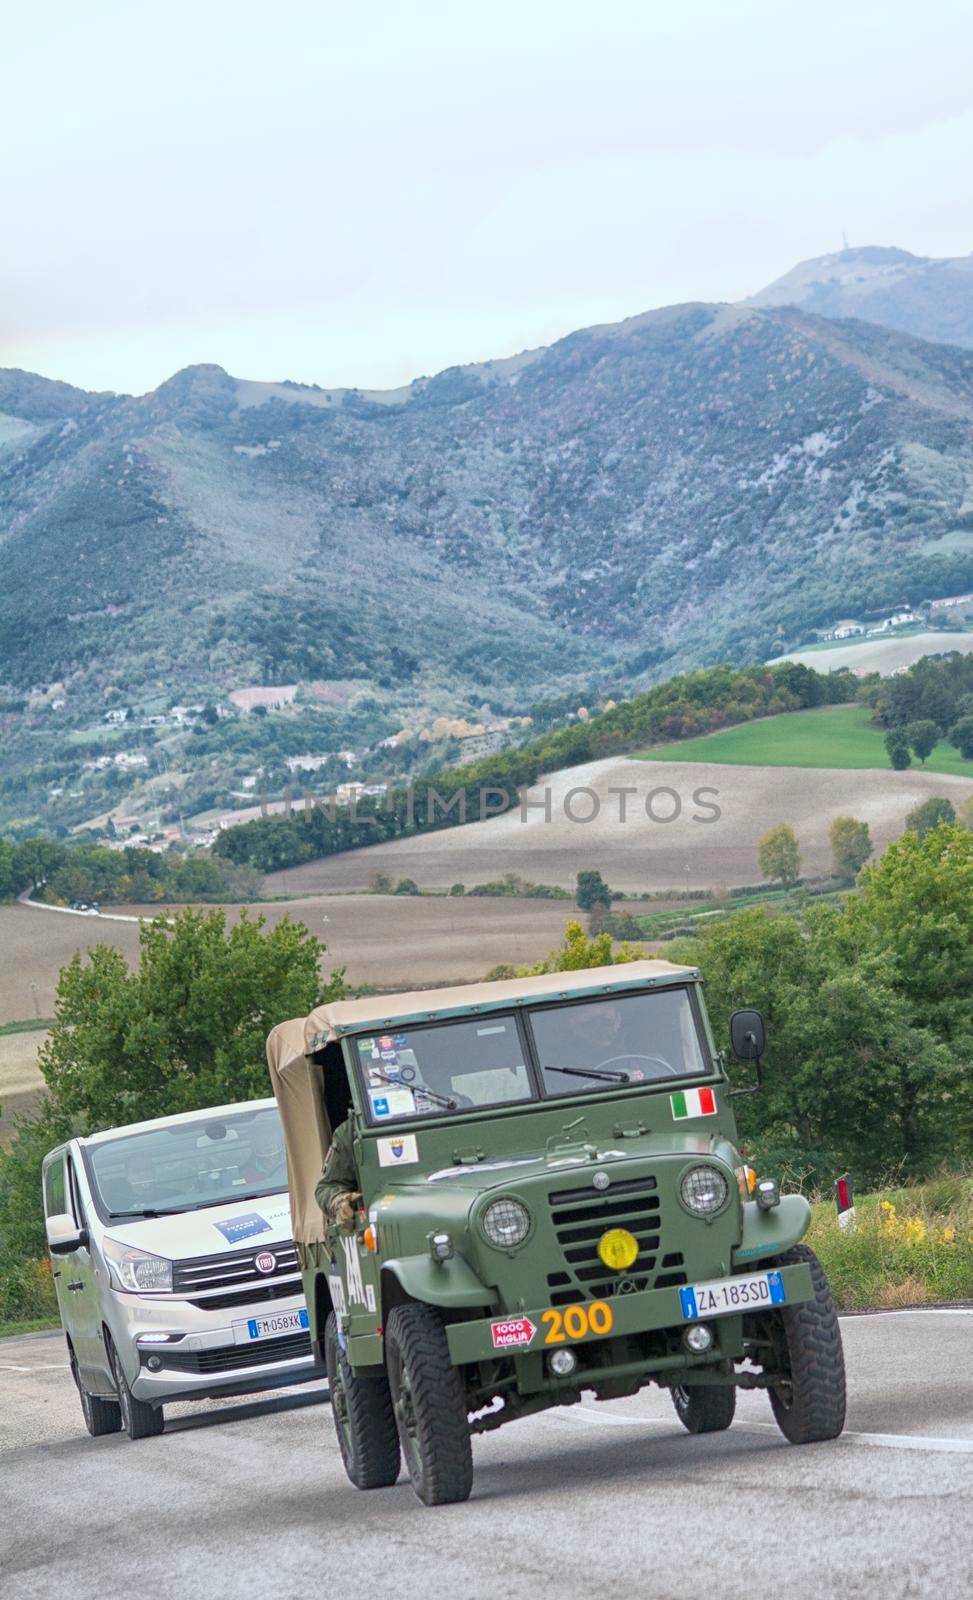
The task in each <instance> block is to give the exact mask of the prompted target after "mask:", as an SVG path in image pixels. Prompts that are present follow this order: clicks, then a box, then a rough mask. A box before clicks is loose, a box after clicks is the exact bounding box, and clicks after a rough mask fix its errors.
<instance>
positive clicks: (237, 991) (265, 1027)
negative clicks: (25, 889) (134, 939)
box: [40, 910, 343, 1132]
mask: <svg viewBox="0 0 973 1600" xmlns="http://www.w3.org/2000/svg"><path fill="white" fill-rule="evenodd" d="M139 945H140V951H141V959H140V963H139V967H138V970H137V971H134V972H133V971H130V970H129V968H128V965H127V962H126V960H125V957H124V956H123V955H122V953H121V951H120V950H117V949H115V947H114V946H112V945H96V946H95V947H94V949H93V950H91V951H90V952H88V953H87V960H84V959H83V958H82V954H81V952H80V951H78V952H77V953H76V954H75V956H74V957H73V959H72V960H71V961H70V962H69V964H68V965H67V966H66V967H65V968H63V970H62V972H61V975H60V978H59V980H58V988H57V1001H56V1005H55V1021H54V1025H53V1027H52V1028H51V1031H50V1034H49V1036H48V1039H47V1043H46V1044H45V1045H44V1047H43V1049H42V1051H41V1053H40V1067H41V1071H42V1073H43V1075H44V1079H45V1082H46V1084H47V1088H48V1092H49V1095H50V1097H51V1100H52V1101H53V1103H54V1105H55V1107H56V1108H57V1110H58V1112H60V1113H62V1114H63V1115H65V1116H68V1117H70V1118H71V1119H72V1120H73V1121H75V1122H76V1123H77V1124H78V1126H79V1127H80V1129H81V1130H82V1131H84V1132H90V1131H92V1130H94V1129H96V1128H104V1127H111V1126H112V1125H113V1124H119V1123H126V1122H133V1121H136V1120H140V1119H143V1118H146V1117H158V1116H164V1115H166V1114H167V1113H169V1112H173V1111H188V1110H193V1109H195V1108H197V1107H201V1106H208V1105H225V1104H226V1103H227V1102H230V1101H234V1100H247V1099H253V1098H254V1097H256V1096H259V1095H263V1094H266V1093H267V1068H266V1064H265V1054H264V1044H265V1040H266V1036H267V1033H268V1032H269V1030H270V1029H271V1028H272V1027H273V1026H274V1024H275V1023H277V1022H281V1021H283V1020H284V1019H285V1018H287V1017H296V1016H301V1015H303V1014H304V1013H306V1012H307V1011H310V1010H311V1009H312V1008H313V1007H314V1005H315V1004H316V1003H317V1001H318V999H319V998H320V997H321V995H322V993H323V992H327V993H329V994H337V993H340V992H341V991H342V985H343V974H342V973H340V972H336V973H332V976H331V980H330V982H329V984H328V985H327V986H326V990H322V984H321V979H320V976H319V971H318V966H319V962H320V959H321V956H322V954H323V952H324V946H323V945H322V944H320V942H319V941H318V940H317V939H316V938H315V937H314V936H313V934H311V933H309V932H308V930H307V928H306V927H304V925H303V924H302V923H299V922H291V921H290V919H289V918H288V917H284V918H282V919H281V921H280V922H278V923H276V924H275V926H274V927H273V928H270V929H266V930H265V923H264V919H263V917H257V918H250V917H248V916H247V914H246V912H243V913H241V916H240V920H239V922H237V923H235V924H234V925H233V926H232V927H229V928H228V927H227V925H226V917H225V914H224V913H223V912H222V911H208V912H201V911H189V910H187V911H184V912H182V913H181V915H180V916H178V917H175V918H173V919H169V918H167V917H158V918H156V919H155V920H154V921H153V922H146V923H143V924H142V926H141V928H140V930H139Z"/></svg>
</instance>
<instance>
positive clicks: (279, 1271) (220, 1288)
mask: <svg viewBox="0 0 973 1600" xmlns="http://www.w3.org/2000/svg"><path fill="white" fill-rule="evenodd" d="M268 1252H269V1253H270V1254H271V1255H272V1256H274V1258H275V1265H274V1270H273V1271H272V1272H258V1271H257V1267H256V1260H257V1257H258V1256H260V1255H266V1254H268ZM298 1274H299V1268H298V1262H297V1250H296V1248H295V1246H294V1242H293V1240H292V1239H288V1240H286V1241H282V1242H281V1243H280V1244H270V1245H251V1246H249V1247H248V1248H247V1249H246V1250H226V1251H223V1252H222V1253H221V1254H219V1255H212V1256H194V1257H193V1259H192V1260H190V1261H174V1262H173V1264H172V1292H173V1294H178V1295H183V1296H184V1297H185V1298H187V1299H191V1300H192V1302H193V1304H194V1305H197V1306H201V1307H203V1309H207V1308H209V1307H210V1306H213V1307H217V1306H220V1305H224V1306H226V1305H246V1304H248V1303H249V1302H250V1301H251V1300H260V1299H273V1298H276V1295H275V1294H273V1293H271V1294H269V1295H263V1294H261V1293H259V1292H258V1293H256V1294H254V1293H252V1292H247V1293H246V1294H243V1295H240V1294H239V1291H240V1290H242V1289H244V1288H246V1289H247V1290H248V1291H249V1290H250V1286H251V1285H252V1286H253V1288H254V1289H256V1290H258V1291H260V1290H261V1289H263V1288H265V1287H270V1286H273V1288H276V1282H275V1280H277V1279H280V1278H291V1279H292V1280H293V1279H295V1278H297V1277H298ZM295 1289H296V1284H295V1283H293V1282H292V1283H291V1284H289V1285H288V1286H287V1287H286V1289H283V1290H279V1291H277V1292H278V1293H287V1294H293V1293H294V1292H295ZM227 1294H230V1295H233V1296H235V1298H233V1299H224V1298H221V1296H225V1295H227Z"/></svg>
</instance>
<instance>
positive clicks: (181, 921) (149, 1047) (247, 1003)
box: [0, 911, 344, 1316]
mask: <svg viewBox="0 0 973 1600" xmlns="http://www.w3.org/2000/svg"><path fill="white" fill-rule="evenodd" d="M139 943H140V947H141V957H140V962H139V965H138V967H137V969H135V970H130V969H129V967H128V965H127V963H126V961H125V958H124V956H123V955H122V953H121V951H119V950H117V949H115V947H114V946H113V945H103V944H100V945H96V946H95V947H94V949H92V950H91V951H89V952H86V955H85V957H84V958H83V957H82V954H81V952H80V951H79V952H78V953H77V954H76V955H75V956H74V958H73V959H72V960H71V962H70V963H69V964H68V966H66V967H64V968H63V969H62V972H61V975H60V978H59V980H58V987H57V1000H56V1004H55V1021H54V1025H53V1027H52V1028H51V1031H50V1034H49V1036H48V1039H47V1043H46V1044H45V1046H44V1047H43V1049H42V1050H41V1052H40V1058H39V1059H40V1067H41V1071H42V1073H43V1075H44V1079H45V1082H46V1084H47V1093H46V1095H45V1096H44V1098H43V1099H42V1101H41V1103H40V1106H39V1108H38V1110H37V1111H36V1112H35V1113H34V1115H33V1116H30V1117H26V1118H24V1119H22V1120H21V1121H20V1123H19V1124H18V1128H17V1135H16V1138H15V1139H14V1141H13V1144H12V1145H11V1146H10V1148H9V1150H2V1149H0V1314H10V1315H19V1316H23V1315H25V1309H24V1308H25V1307H27V1306H29V1304H30V1303H31V1297H32V1295H33V1294H34V1292H35V1291H34V1287H33V1278H32V1276H31V1270H30V1269H31V1258H32V1257H37V1256H40V1255H41V1253H42V1252H43V1251H44V1222H43V1215H42V1212H41V1207H40V1205H39V1204H38V1195H39V1193H40V1168H41V1161H42V1159H43V1157H44V1154H45V1153H46V1151H48V1150H50V1149H51V1147H52V1146H53V1145H55V1144H57V1143H58V1142H59V1141H60V1140H61V1139H64V1138H66V1137H68V1136H69V1135H70V1134H72V1133H78V1134H86V1133H94V1132H96V1131H97V1130H98V1129H101V1128H109V1127H112V1126H117V1125H123V1124H125V1123H127V1122H136V1121H140V1120H142V1119H144V1118H150V1117H158V1116H165V1115H167V1114H169V1113H171V1112H179V1111H191V1110H196V1109H198V1108H201V1107H204V1106H213V1105H226V1104H227V1103H232V1102H234V1101H237V1100H249V1099H255V1098H259V1097H262V1096H264V1095H266V1093H267V1089H268V1084H267V1067H266V1056H265V1049H264V1047H265V1041H266V1035H267V1033H268V1032H269V1031H270V1029H271V1028H272V1027H273V1026H274V1024H275V1023H277V1022H282V1021H284V1020H285V1019H286V1018H287V1017H295V1016H301V1015H303V1014H305V1013H306V1012H307V1011H309V1010H311V1009H312V1008H313V1007H314V1006H315V1005H316V1004H317V1003H318V1002H319V1001H321V1000H324V999H330V998H337V997H339V996H340V995H342V994H343V993H344V974H343V972H340V971H338V972H332V974H331V976H330V979H328V980H327V981H326V982H323V981H322V978H321V975H320V971H319V964H320V960H321V956H322V955H323V954H324V948H325V947H324V946H323V945H322V944H321V943H320V942H319V941H318V940H317V939H316V938H315V937H314V936H313V934H311V933H309V932H308V930H307V928H306V927H304V926H303V924H302V923H299V922H291V921H290V919H289V918H287V917H284V918H282V919H281V921H280V922H278V923H277V924H276V925H275V926H274V927H273V928H270V929H266V928H265V925H264V919H263V917H257V918H255V919H251V918H249V917H248V916H247V915H246V913H242V914H241V917H240V920H239V922H237V923H236V924H234V926H232V927H230V928H228V927H227V925H226V918H225V915H224V913H223V912H222V911H207V912H201V911H184V912H183V913H182V914H181V915H180V916H179V917H176V918H175V919H172V920H170V919H169V918H167V917H159V918H157V919H156V920H155V921H154V922H143V924H142V926H141V928H140V930H139ZM18 1285H19V1287H18ZM48 1287H49V1285H48ZM5 1296H6V1299H7V1301H9V1303H10V1305H11V1306H12V1307H13V1309H11V1310H10V1311H9V1312H8V1311H7V1310H6V1307H5ZM11 1297H12V1299H11ZM18 1297H19V1298H18ZM14 1301H16V1305H14Z"/></svg>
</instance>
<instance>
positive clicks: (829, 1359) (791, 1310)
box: [769, 1244, 845, 1444]
mask: <svg viewBox="0 0 973 1600" xmlns="http://www.w3.org/2000/svg"><path fill="white" fill-rule="evenodd" d="M801 1263H806V1265H807V1266H809V1267H810V1269H811V1281H812V1283H813V1285H814V1299H813V1300H808V1301H806V1302H805V1303H804V1304H803V1305H795V1306H783V1307H782V1308H781V1310H780V1311H778V1312H776V1313H774V1315H773V1318H772V1320H771V1322H770V1329H771V1336H772V1338H773V1344H774V1353H773V1356H772V1357H771V1358H769V1359H770V1360H771V1361H772V1362H773V1367H774V1370H775V1371H776V1372H780V1373H781V1374H783V1377H784V1381H783V1382H782V1383H781V1384H780V1385H779V1386H778V1387H776V1388H773V1389H771V1390H769V1394H770V1404H771V1408H772V1410H773V1413H774V1418H775V1420H776V1422H777V1426H778V1427H779V1429H780V1431H781V1433H782V1434H783V1435H784V1438H785V1439H788V1440H789V1441H790V1443H791V1444H814V1443H816V1442H817V1441H819V1440H821V1439H836V1438H837V1437H838V1435H839V1433H840V1432H841V1430H842V1428H843V1427H844V1425H845V1358H844V1352H843V1350H842V1347H841V1329H840V1328H839V1326H838V1316H837V1313H836V1311H835V1308H834V1301H833V1300H832V1298H831V1288H830V1285H829V1283H828V1279H827V1274H826V1273H825V1270H824V1268H823V1267H822V1265H821V1263H820V1261H819V1260H818V1258H817V1256H816V1255H815V1254H814V1251H813V1250H809V1249H808V1247H807V1245H806V1244H796V1245H795V1246H794V1248H793V1249H792V1250H788V1251H787V1254H786V1255H783V1256H780V1257H779V1258H778V1260H777V1262H776V1263H775V1264H776V1265H777V1266H779V1267H790V1266H794V1265H797V1264H801Z"/></svg>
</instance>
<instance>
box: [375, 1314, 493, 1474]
mask: <svg viewBox="0 0 973 1600" xmlns="http://www.w3.org/2000/svg"><path fill="white" fill-rule="evenodd" d="M385 1360H386V1364H387V1366H388V1373H389V1386H390V1388H391V1390H392V1401H393V1404H394V1406H395V1420H396V1423H397V1424H398V1429H399V1438H400V1440H401V1441H402V1453H403V1455H404V1456H405V1461H406V1466H407V1467H408V1469H409V1476H410V1477H411V1479H412V1487H413V1488H414V1489H415V1492H416V1494H417V1495H418V1496H419V1499H420V1500H421V1501H422V1502H423V1504H424V1505H427V1506H441V1505H447V1504H449V1503H450V1502H451V1501H456V1500H468V1499H469V1495H470V1490H471V1489H472V1487H473V1450H472V1447H471V1445H470V1428H469V1423H468V1421H467V1412H466V1395H465V1393H464V1390H463V1384H462V1380H461V1378H460V1375H459V1372H458V1370H457V1369H456V1367H454V1366H453V1364H452V1362H451V1361H450V1359H449V1346H448V1344H447V1343H446V1330H445V1328H444V1326H443V1322H442V1318H441V1317H440V1316H439V1314H438V1312H436V1311H434V1310H433V1308H432V1307H431V1306H426V1305H421V1304H419V1303H418V1302H414V1303H411V1304H409V1305H402V1306H396V1307H395V1309H394V1310H393V1311H391V1312H390V1313H389V1318H388V1321H387V1322H386V1324H385Z"/></svg>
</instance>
